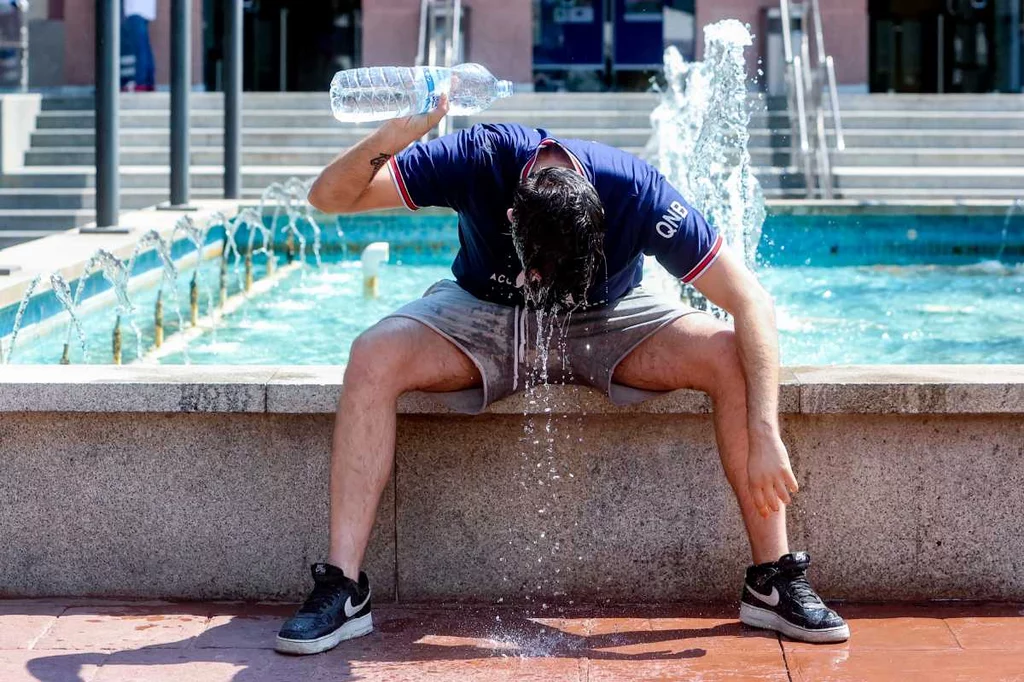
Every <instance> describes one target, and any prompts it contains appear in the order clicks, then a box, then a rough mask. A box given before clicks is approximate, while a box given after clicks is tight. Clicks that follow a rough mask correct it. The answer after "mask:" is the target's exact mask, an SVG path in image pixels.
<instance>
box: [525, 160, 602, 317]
mask: <svg viewBox="0 0 1024 682" xmlns="http://www.w3.org/2000/svg"><path fill="white" fill-rule="evenodd" d="M604 230H605V227H604V207H603V206H602V205H601V199H600V197H598V196H597V191H596V190H595V189H594V186H593V185H591V184H590V183H589V182H587V179H586V178H584V177H583V176H581V175H580V174H579V173H576V172H575V171H572V170H569V169H568V168H559V167H548V168H542V169H541V170H539V171H537V172H536V173H532V174H530V175H528V176H527V177H526V178H525V179H524V180H523V181H522V182H520V183H519V187H518V188H516V193H515V197H514V199H513V201H512V240H513V242H514V243H515V247H516V251H517V253H518V254H519V258H520V260H522V262H523V267H524V268H525V270H526V273H527V274H526V285H525V286H526V299H527V303H528V304H529V305H530V306H531V307H534V308H540V309H544V310H559V309H563V310H564V309H572V308H575V307H578V306H580V305H583V304H584V303H585V302H586V300H587V290H588V289H590V285H591V284H592V283H593V281H594V278H595V275H596V272H597V269H598V267H599V266H600V265H601V264H602V263H603V261H604ZM533 272H536V273H539V274H540V279H539V281H535V280H534V279H533V278H532V277H531V273H533Z"/></svg>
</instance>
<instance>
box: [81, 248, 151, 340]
mask: <svg viewBox="0 0 1024 682" xmlns="http://www.w3.org/2000/svg"><path fill="white" fill-rule="evenodd" d="M97 270H99V271H100V273H102V275H103V278H104V279H105V280H107V282H109V283H110V286H111V287H112V288H113V290H114V295H115V297H116V298H117V305H116V312H117V316H118V317H122V318H127V320H128V324H129V325H130V326H131V328H132V331H133V332H135V355H136V357H140V356H141V353H142V330H141V329H139V325H138V324H137V323H136V321H135V306H134V304H132V301H131V298H130V297H129V296H128V282H129V280H130V279H131V272H130V271H129V270H128V265H127V264H126V263H123V262H122V261H121V260H120V259H119V258H118V257H117V256H115V255H114V254H112V253H110V252H109V251H107V250H106V249H99V250H98V251H97V252H96V253H95V254H93V256H92V258H90V259H89V260H88V262H87V263H86V264H85V269H84V270H82V275H81V277H80V278H79V280H78V286H77V287H76V288H75V298H74V301H73V305H74V308H75V309H77V308H78V306H79V305H81V303H82V294H83V292H84V290H85V283H86V282H87V281H88V279H89V275H91V274H92V273H94V272H96V271H97ZM72 331H73V330H72V327H71V324H70V323H69V324H68V331H67V335H66V339H65V343H69V342H70V341H71V332H72Z"/></svg>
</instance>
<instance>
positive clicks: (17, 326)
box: [0, 275, 43, 362]
mask: <svg viewBox="0 0 1024 682" xmlns="http://www.w3.org/2000/svg"><path fill="white" fill-rule="evenodd" d="M42 278H43V276H42V275H36V276H35V277H34V278H33V279H32V281H31V282H30V283H29V285H28V288H27V289H25V296H24V297H23V298H22V299H21V303H20V304H18V312H17V313H15V315H14V330H13V331H12V332H11V342H10V344H8V346H7V355H6V356H4V352H3V344H2V343H0V360H3V361H4V362H10V360H11V356H12V355H14V346H15V343H16V342H17V341H18V332H19V331H20V330H21V321H22V320H23V319H24V317H25V310H26V309H27V308H28V302H29V300H30V299H31V298H32V294H33V293H35V290H36V287H37V286H39V281H40V280H41V279H42Z"/></svg>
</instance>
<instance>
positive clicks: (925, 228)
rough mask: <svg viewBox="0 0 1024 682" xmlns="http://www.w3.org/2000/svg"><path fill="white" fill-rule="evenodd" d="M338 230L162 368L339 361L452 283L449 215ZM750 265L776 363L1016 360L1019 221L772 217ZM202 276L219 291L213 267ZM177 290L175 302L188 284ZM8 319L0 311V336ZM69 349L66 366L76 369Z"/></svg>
mask: <svg viewBox="0 0 1024 682" xmlns="http://www.w3.org/2000/svg"><path fill="white" fill-rule="evenodd" d="M339 227H340V228H341V230H343V231H344V238H343V239H342V238H340V237H339V236H338V234H337V233H336V231H335V230H334V229H327V230H325V231H324V237H325V250H326V251H327V252H328V253H329V255H328V256H327V257H325V264H324V267H323V268H321V269H317V268H315V267H313V266H310V267H306V268H304V269H303V270H302V271H295V272H291V273H289V274H287V275H285V276H283V277H281V278H280V281H278V282H277V283H276V285H275V286H274V287H273V289H271V290H270V291H268V292H266V293H263V294H260V295H259V296H254V297H251V298H250V299H249V300H247V301H245V302H244V303H243V304H242V305H241V307H240V308H239V309H238V310H237V311H236V312H234V313H232V314H230V315H227V316H226V317H224V319H223V320H221V321H220V323H219V325H218V326H217V328H216V329H215V330H214V331H209V332H206V333H204V334H203V335H202V336H200V337H199V338H197V339H195V340H193V341H192V342H191V343H190V344H189V346H188V350H187V354H186V352H184V351H177V352H171V353H168V354H166V355H164V356H163V357H161V358H160V360H159V362H161V363H183V362H192V363H203V364H335V363H344V362H345V361H346V359H347V354H348V348H349V345H350V343H351V341H352V339H354V338H355V336H356V335H358V333H359V332H360V331H362V330H363V329H365V328H366V327H368V326H369V325H371V324H372V323H373V322H375V321H376V320H378V319H380V318H381V317H383V316H384V315H386V314H387V313H388V312H390V311H391V310H394V309H395V308H396V307H398V306H400V305H401V304H402V303H404V302H406V301H408V300H410V299H412V298H415V297H417V296H419V295H421V294H422V292H423V291H424V290H425V289H426V288H427V287H428V286H429V285H430V284H431V283H432V282H434V281H436V280H438V279H441V278H444V277H450V270H449V265H450V262H451V257H452V255H453V254H454V251H455V249H456V248H457V245H458V241H457V233H456V231H455V227H454V222H453V219H452V217H451V216H450V215H446V214H424V215H419V214H417V215H409V214H396V215H383V216H362V217H355V218H346V219H342V220H341V221H340V222H339ZM378 240H383V241H389V242H391V244H392V250H393V253H392V263H391V264H390V265H388V266H386V267H385V269H384V271H383V273H382V276H381V287H380V293H381V295H380V297H379V298H377V299H366V298H364V296H363V294H362V278H361V271H360V268H359V264H358V262H355V261H353V260H352V259H347V260H346V259H345V258H344V257H343V254H342V252H341V249H340V248H339V244H341V243H344V244H346V245H347V247H348V253H350V254H353V255H355V254H358V253H359V251H360V250H361V248H362V247H363V246H364V245H365V244H367V243H369V242H372V241H378ZM759 258H760V260H761V261H762V265H761V267H760V268H759V270H758V277H759V278H760V280H761V281H762V283H763V284H764V286H765V287H766V288H767V289H768V290H769V291H770V292H771V293H772V294H773V296H774V297H775V299H776V303H777V308H778V317H779V331H780V340H781V346H782V357H783V362H784V363H786V364H789V365H795V364H852V363H857V364H890V363H896V364H915V363H961V364H962V363H1024V216H1019V215H1018V216H1016V217H1015V218H1014V219H1012V220H1010V221H1009V222H1007V221H1005V220H1004V219H1003V217H1001V216H993V217H990V218H985V217H981V218H979V217H928V216H842V217H838V216H826V217H818V216H776V217H773V218H771V219H769V221H768V222H767V223H766V226H765V233H764V237H763V239H762V243H761V246H760V249H759ZM258 271H259V272H260V273H262V268H258ZM203 272H204V278H205V281H206V282H207V284H208V287H210V288H212V289H215V283H216V281H217V279H216V274H217V273H216V265H215V264H208V265H207V266H205V267H204V270H203ZM236 282H237V280H236V279H235V278H234V277H232V278H231V284H232V291H234V290H235V289H237V283H236ZM95 286H96V288H102V286H103V284H102V282H99V283H97V284H96V285H95ZM180 288H181V291H182V293H181V295H180V300H181V301H182V302H183V303H184V302H186V301H187V300H188V296H187V283H185V282H182V283H180ZM154 300H155V288H150V289H149V290H141V291H138V292H135V293H134V294H133V301H134V302H135V303H136V305H137V307H138V309H139V313H138V318H139V322H140V327H141V329H142V332H143V340H142V345H141V348H142V350H143V354H145V353H146V351H147V350H148V349H149V348H150V347H151V346H152V323H151V317H152V310H153V302H154ZM166 302H167V299H166V298H165V303H166ZM203 302H204V303H205V296H204V297H203ZM45 314H46V311H45V310H39V311H36V315H35V316H36V317H37V318H38V317H45ZM11 316H12V311H11V309H9V308H8V309H6V310H4V311H0V333H3V334H5V333H6V331H7V330H6V329H5V328H4V326H3V325H4V324H5V321H8V322H9V319H10V317H11ZM165 320H166V324H167V327H168V333H171V332H172V331H173V330H174V328H175V327H176V326H177V323H176V318H175V316H174V315H173V313H172V312H170V311H169V310H168V312H166V313H165ZM113 325H114V314H113V312H112V311H111V310H99V311H95V312H92V313H90V314H88V315H87V316H86V332H87V335H88V337H89V348H90V349H92V350H91V351H90V357H89V358H88V361H89V362H109V358H110V344H111V330H112V328H113ZM63 339H64V332H63V331H62V330H61V331H59V332H58V333H51V334H48V335H43V336H39V337H36V338H31V339H28V340H26V341H24V342H22V341H19V344H18V348H17V349H16V352H15V354H14V357H13V359H12V362H16V363H38V362H42V363H53V362H56V361H57V360H58V359H59V358H60V354H61V350H62V345H63ZM123 345H124V361H125V362H129V361H131V360H132V359H133V358H134V356H135V352H134V348H135V337H134V335H133V334H132V333H131V332H130V331H129V330H128V329H127V328H126V329H125V334H124V344H123ZM75 346H77V343H76V344H73V352H72V361H73V362H82V361H83V360H84V358H83V357H82V356H81V352H80V351H78V349H77V348H76V347H75Z"/></svg>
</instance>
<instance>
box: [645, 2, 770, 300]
mask: <svg viewBox="0 0 1024 682" xmlns="http://www.w3.org/2000/svg"><path fill="white" fill-rule="evenodd" d="M752 43H753V39H752V38H751V35H750V31H749V30H748V28H747V27H746V26H744V25H743V24H741V23H740V22H738V21H736V20H735V19H726V20H724V21H719V22H717V23H714V24H711V25H709V26H706V27H705V28H704V45H705V48H704V54H705V60H704V61H703V62H694V63H692V64H686V63H685V62H683V59H682V57H681V56H680V54H679V52H678V50H676V49H675V48H674V47H669V48H668V49H666V50H665V74H666V80H667V87H666V89H665V90H664V91H663V93H662V101H661V103H660V104H659V105H658V107H657V109H656V110H655V112H654V113H653V114H652V115H651V123H652V126H653V127H654V130H655V132H654V135H653V137H652V145H651V146H652V147H653V146H656V147H657V163H658V166H659V169H660V170H661V172H662V173H663V174H664V175H665V176H666V177H667V178H668V180H669V181H670V182H671V183H672V184H673V185H675V186H676V187H677V188H678V189H679V190H680V191H681V192H682V193H683V194H684V196H686V197H687V199H688V200H689V201H690V203H691V204H693V206H694V207H695V208H697V209H698V210H699V211H700V212H701V213H703V214H704V216H705V217H706V218H707V219H708V221H709V222H710V223H711V224H712V225H714V226H715V228H716V229H717V230H718V231H719V233H720V234H721V235H722V236H723V237H724V238H725V240H726V242H727V243H728V244H729V246H730V248H731V249H732V250H733V251H734V252H735V253H737V254H738V255H739V256H740V257H741V258H742V259H743V261H744V262H745V263H746V264H747V266H748V267H750V268H751V269H753V268H754V266H755V265H756V254H757V244H758V242H759V241H760V239H761V226H762V224H763V223H764V218H765V208H764V194H763V192H762V191H761V185H760V183H759V182H758V181H757V178H756V177H755V176H754V173H753V166H752V163H751V159H750V152H749V150H748V148H747V147H748V143H749V142H750V133H749V131H748V124H749V122H750V104H749V102H750V100H749V97H748V92H747V75H746V60H745V59H744V56H743V52H744V49H745V48H747V47H749V46H750V45H751V44H752ZM693 298H697V299H700V298H702V297H699V294H698V295H697V296H696V297H693Z"/></svg>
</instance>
